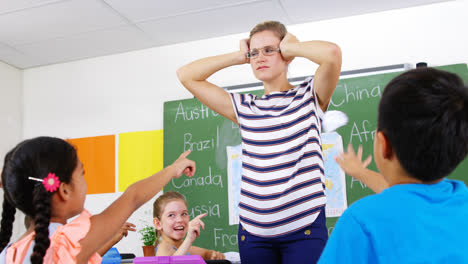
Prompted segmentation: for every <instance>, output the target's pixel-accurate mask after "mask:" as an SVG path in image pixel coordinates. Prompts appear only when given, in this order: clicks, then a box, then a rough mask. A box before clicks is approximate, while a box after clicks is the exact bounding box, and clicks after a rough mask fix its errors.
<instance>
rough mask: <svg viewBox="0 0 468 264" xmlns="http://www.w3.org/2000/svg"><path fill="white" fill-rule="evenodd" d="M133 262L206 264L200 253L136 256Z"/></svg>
mask: <svg viewBox="0 0 468 264" xmlns="http://www.w3.org/2000/svg"><path fill="white" fill-rule="evenodd" d="M133 264H206V262H205V261H204V260H203V258H202V257H201V256H199V255H186V256H161V257H136V258H135V259H134V260H133Z"/></svg>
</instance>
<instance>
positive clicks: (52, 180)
mask: <svg viewBox="0 0 468 264" xmlns="http://www.w3.org/2000/svg"><path fill="white" fill-rule="evenodd" d="M28 179H30V180H33V181H37V182H42V185H44V188H45V189H46V191H48V192H55V191H56V190H57V189H58V187H59V186H60V180H59V178H58V177H57V176H55V173H51V172H49V174H48V175H47V177H45V178H44V179H39V178H35V177H28Z"/></svg>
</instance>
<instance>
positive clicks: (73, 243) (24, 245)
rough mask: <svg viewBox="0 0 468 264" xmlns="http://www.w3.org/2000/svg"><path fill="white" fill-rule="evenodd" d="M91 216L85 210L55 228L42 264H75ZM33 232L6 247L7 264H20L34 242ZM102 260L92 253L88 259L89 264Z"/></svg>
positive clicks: (89, 225)
mask: <svg viewBox="0 0 468 264" xmlns="http://www.w3.org/2000/svg"><path fill="white" fill-rule="evenodd" d="M90 218H91V214H90V213H89V212H88V211H87V210H83V212H82V213H81V214H80V215H79V216H78V217H77V218H76V219H74V220H73V221H71V222H70V223H68V224H66V225H62V226H59V227H57V230H56V231H55V232H54V233H53V234H52V236H50V246H49V248H48V249H47V251H46V254H45V256H44V264H49V263H57V264H60V263H67V264H68V263H76V256H77V255H78V253H80V250H81V245H80V243H79V242H80V240H81V239H83V238H84V237H85V236H86V234H87V233H88V231H89V228H90V227H91V221H90ZM34 234H35V233H34V232H32V233H31V234H29V235H28V236H26V237H24V238H23V239H21V240H20V241H18V242H16V243H14V244H12V245H11V246H10V247H8V249H7V252H6V263H7V264H17V263H18V264H20V263H23V260H24V259H25V257H30V256H26V255H27V253H28V249H29V247H30V246H31V243H32V242H33V241H34ZM101 261H102V258H101V256H100V255H99V254H98V253H94V254H93V255H92V256H91V258H90V259H89V261H88V263H89V264H95V263H101Z"/></svg>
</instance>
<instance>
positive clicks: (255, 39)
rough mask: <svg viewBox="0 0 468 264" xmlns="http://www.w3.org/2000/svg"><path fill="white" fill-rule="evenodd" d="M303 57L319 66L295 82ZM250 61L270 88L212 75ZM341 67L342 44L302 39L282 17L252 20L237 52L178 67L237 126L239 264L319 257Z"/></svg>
mask: <svg viewBox="0 0 468 264" xmlns="http://www.w3.org/2000/svg"><path fill="white" fill-rule="evenodd" d="M295 57H304V58H306V59H308V60H310V61H312V62H314V63H316V64H318V68H317V70H316V72H315V76H314V78H307V79H305V80H304V81H303V82H302V83H301V84H300V85H298V86H294V85H292V84H290V83H289V81H288V79H287V71H288V65H289V64H290V63H291V62H292V61H293V60H294V58H295ZM246 63H249V64H250V66H251V68H252V71H253V73H254V75H255V77H256V78H257V79H258V80H260V81H262V82H263V86H264V89H265V94H264V95H263V96H261V97H257V96H255V95H252V94H235V93H228V92H226V91H224V90H223V89H222V88H220V87H219V86H217V85H215V84H212V83H210V82H208V81H207V78H208V77H210V76H211V75H212V74H214V73H215V72H217V71H219V70H221V69H224V68H227V67H230V66H234V65H240V64H246ZM340 70H341V51H340V48H339V47H338V46H337V45H335V44H333V43H330V42H326V41H307V42H299V41H298V39H297V38H296V37H295V36H294V35H292V34H290V33H288V32H287V30H286V28H285V26H284V25H283V24H281V23H280V22H277V21H266V22H263V23H261V24H258V25H257V26H255V27H254V28H253V29H252V30H251V32H250V37H249V39H244V40H241V41H240V49H239V51H235V52H232V53H227V54H222V55H218V56H213V57H207V58H203V59H200V60H197V61H194V62H192V63H189V64H187V65H185V66H183V67H181V68H180V69H179V70H178V71H177V76H178V78H179V80H180V82H181V83H182V84H183V85H184V86H185V87H186V88H187V89H188V90H189V91H190V92H191V93H192V94H193V95H194V96H195V97H196V98H197V99H198V100H200V101H201V102H202V103H203V104H205V105H206V106H208V107H209V108H211V109H212V110H213V111H216V112H217V113H219V114H221V115H222V116H224V117H225V118H227V119H229V120H231V121H232V122H234V123H236V124H238V125H239V128H240V132H241V137H242V184H241V196H240V202H239V215H240V219H239V220H240V225H239V231H238V241H239V253H240V256H241V262H242V264H250V263H253V264H258V263H278V264H281V263H284V264H286V263H294V264H300V263H315V262H316V261H317V260H318V258H319V257H320V254H321V252H322V250H323V248H324V246H325V243H326V241H327V239H328V232H327V228H326V226H325V203H326V197H325V192H324V188H325V186H324V169H323V168H324V166H323V155H322V148H321V139H320V133H321V117H322V115H323V112H324V111H326V109H327V107H328V104H329V102H330V99H331V97H332V94H333V91H334V89H335V87H336V84H337V83H338V78H339V75H340Z"/></svg>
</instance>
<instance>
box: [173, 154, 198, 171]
mask: <svg viewBox="0 0 468 264" xmlns="http://www.w3.org/2000/svg"><path fill="white" fill-rule="evenodd" d="M189 154H190V150H187V151H185V152H184V153H182V154H180V156H179V158H178V159H177V160H176V161H174V163H172V165H171V166H172V167H173V168H175V172H176V173H175V176H174V178H179V177H180V176H182V174H185V175H187V176H188V177H192V176H193V175H195V171H196V169H197V168H196V166H195V162H194V161H193V160H189V159H187V156H188V155H189Z"/></svg>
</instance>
